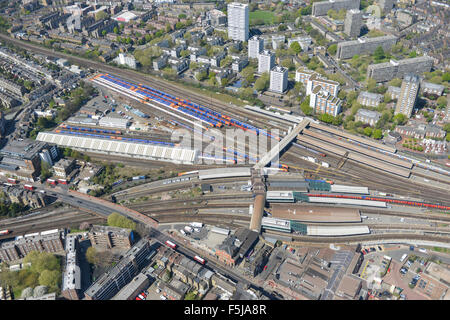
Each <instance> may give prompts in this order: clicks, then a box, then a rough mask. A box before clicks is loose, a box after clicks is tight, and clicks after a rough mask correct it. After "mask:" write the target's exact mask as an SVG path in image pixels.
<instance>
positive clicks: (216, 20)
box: [207, 9, 227, 27]
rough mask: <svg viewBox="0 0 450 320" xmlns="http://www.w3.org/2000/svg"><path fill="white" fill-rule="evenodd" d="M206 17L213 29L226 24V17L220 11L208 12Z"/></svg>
mask: <svg viewBox="0 0 450 320" xmlns="http://www.w3.org/2000/svg"><path fill="white" fill-rule="evenodd" d="M207 15H208V16H209V20H210V21H211V25H212V26H213V27H218V26H224V25H225V24H226V23H227V16H226V15H225V13H223V12H222V11H220V10H217V9H213V10H210V11H208V13H207Z"/></svg>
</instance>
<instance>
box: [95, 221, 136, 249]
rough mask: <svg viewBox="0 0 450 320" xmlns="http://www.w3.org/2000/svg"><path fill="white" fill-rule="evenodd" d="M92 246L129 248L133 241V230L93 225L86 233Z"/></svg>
mask: <svg viewBox="0 0 450 320" xmlns="http://www.w3.org/2000/svg"><path fill="white" fill-rule="evenodd" d="M88 237H89V240H90V241H91V244H92V246H94V247H98V248H102V249H112V248H120V249H129V248H131V246H132V244H133V241H134V234H133V230H131V229H124V228H118V227H109V226H100V225H94V226H92V228H91V230H89V233H88Z"/></svg>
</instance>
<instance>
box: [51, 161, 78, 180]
mask: <svg viewBox="0 0 450 320" xmlns="http://www.w3.org/2000/svg"><path fill="white" fill-rule="evenodd" d="M74 168H75V160H74V159H72V160H69V159H60V160H59V161H58V162H56V163H55V164H54V165H53V172H54V173H55V176H57V177H61V178H63V179H64V178H67V176H68V175H69V174H70V173H71V172H72V171H73V169H74Z"/></svg>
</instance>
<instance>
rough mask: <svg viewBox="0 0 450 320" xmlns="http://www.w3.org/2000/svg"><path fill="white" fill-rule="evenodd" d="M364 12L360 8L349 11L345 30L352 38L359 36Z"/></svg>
mask: <svg viewBox="0 0 450 320" xmlns="http://www.w3.org/2000/svg"><path fill="white" fill-rule="evenodd" d="M362 15H363V14H362V12H361V11H360V10H359V9H351V10H348V11H347V14H346V16H345V22H344V32H345V33H346V34H347V35H348V36H349V37H352V38H355V37H359V34H360V33H361V25H362Z"/></svg>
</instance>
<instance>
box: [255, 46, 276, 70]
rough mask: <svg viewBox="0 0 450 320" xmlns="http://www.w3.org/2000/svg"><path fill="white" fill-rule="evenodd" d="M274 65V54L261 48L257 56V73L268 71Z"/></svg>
mask: <svg viewBox="0 0 450 320" xmlns="http://www.w3.org/2000/svg"><path fill="white" fill-rule="evenodd" d="M274 66H275V54H274V53H272V52H271V51H270V50H263V51H262V52H261V53H260V54H259V56H258V73H264V72H269V71H270V70H272V68H273V67H274Z"/></svg>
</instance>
